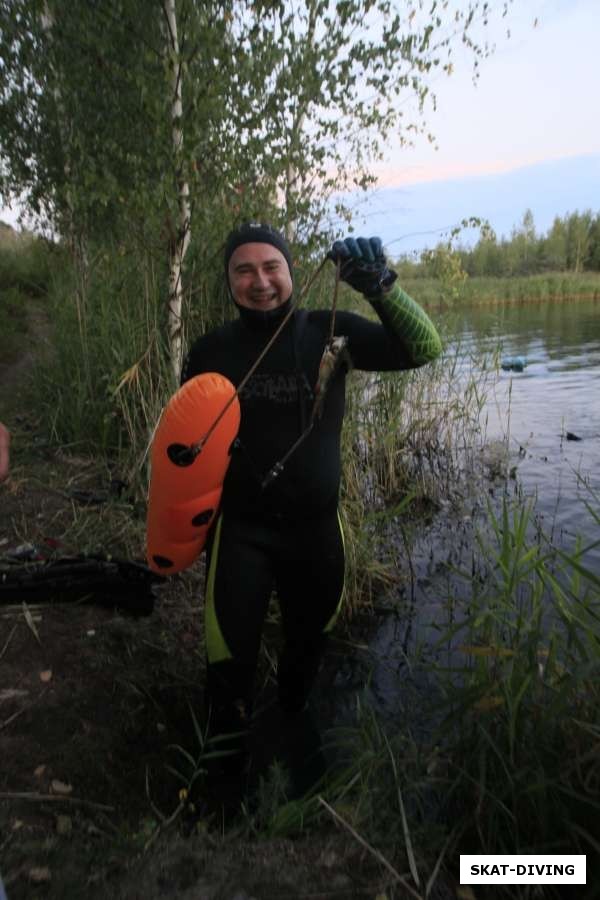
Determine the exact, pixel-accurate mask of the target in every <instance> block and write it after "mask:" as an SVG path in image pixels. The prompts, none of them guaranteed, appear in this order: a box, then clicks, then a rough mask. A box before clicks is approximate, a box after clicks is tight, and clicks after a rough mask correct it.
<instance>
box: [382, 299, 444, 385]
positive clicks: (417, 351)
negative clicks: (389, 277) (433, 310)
mask: <svg viewBox="0 0 600 900" xmlns="http://www.w3.org/2000/svg"><path fill="white" fill-rule="evenodd" d="M367 300H368V301H369V303H370V304H371V306H372V307H373V309H374V310H375V312H376V313H377V315H378V316H379V318H380V320H381V323H382V325H383V327H384V328H385V329H386V331H387V332H388V334H389V335H390V337H392V338H393V339H395V340H397V341H399V342H400V344H401V345H402V349H403V351H404V353H405V354H406V355H407V356H408V359H409V365H410V366H411V367H413V368H417V367H418V366H423V365H425V363H428V362H431V361H432V360H434V359H436V357H438V356H439V355H440V353H441V352H442V342H441V340H440V336H439V334H438V333H437V330H436V327H435V325H434V324H433V322H432V321H431V319H430V318H429V316H428V315H427V313H426V312H425V310H424V309H422V308H421V307H420V306H419V304H418V303H415V301H414V300H413V299H412V297H409V296H408V294H407V293H406V292H405V291H403V290H402V288H401V287H399V286H398V285H396V284H394V285H392V287H391V288H390V290H389V291H388V292H387V293H385V294H384V293H381V294H379V295H378V296H377V297H367Z"/></svg>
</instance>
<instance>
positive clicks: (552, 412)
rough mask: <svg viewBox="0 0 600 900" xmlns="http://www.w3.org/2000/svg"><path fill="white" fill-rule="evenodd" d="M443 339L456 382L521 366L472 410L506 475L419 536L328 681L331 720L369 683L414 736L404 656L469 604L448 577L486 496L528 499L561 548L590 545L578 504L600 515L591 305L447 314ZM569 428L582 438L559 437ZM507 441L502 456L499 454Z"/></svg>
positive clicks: (597, 326) (586, 516)
mask: <svg viewBox="0 0 600 900" xmlns="http://www.w3.org/2000/svg"><path fill="white" fill-rule="evenodd" d="M445 334H446V337H447V339H448V340H449V341H450V344H451V346H450V347H449V350H448V356H449V358H451V357H452V356H453V354H454V353H455V352H456V347H457V346H458V348H459V353H460V364H459V366H458V370H457V377H458V378H461V377H464V378H465V379H466V378H467V377H468V376H469V375H470V374H471V373H474V374H475V376H476V377H477V368H478V366H480V365H481V360H482V354H483V356H486V355H487V357H488V359H491V357H493V356H494V355H497V351H499V356H500V358H505V357H514V356H520V357H524V359H525V361H526V366H525V368H524V370H523V372H504V371H500V372H499V374H498V376H497V378H496V379H495V380H494V381H493V383H492V386H491V387H490V386H489V382H488V394H487V399H486V403H485V406H484V408H483V410H482V419H481V420H482V426H483V432H484V435H483V442H484V443H485V444H486V445H487V447H488V448H490V447H491V448H494V447H495V448H496V449H499V450H500V453H499V454H498V456H497V461H499V467H498V468H499V472H500V475H501V476H502V475H503V476H504V477H498V478H497V479H496V480H495V481H492V482H491V483H490V482H488V483H487V485H485V484H484V486H483V491H484V492H485V494H484V493H483V492H481V493H480V494H479V496H477V495H475V496H474V498H473V500H472V502H470V501H469V500H468V499H466V501H465V509H464V511H463V512H464V515H463V516H462V517H459V520H458V521H457V519H456V517H453V516H452V515H447V514H444V513H443V512H442V513H440V514H439V515H438V516H436V517H435V519H434V521H433V522H432V524H431V526H430V527H429V528H428V529H426V531H425V533H424V534H422V535H421V537H420V538H419V539H417V541H416V542H415V544H414V546H413V548H412V576H413V577H412V578H410V579H408V578H407V577H406V576H407V573H406V571H405V572H404V573H403V574H404V576H405V578H404V581H403V584H402V585H401V586H400V587H399V588H398V589H397V590H395V591H393V592H392V593H391V595H390V596H389V597H388V600H389V601H390V606H391V610H390V608H388V609H387V610H382V612H381V618H380V619H379V621H378V624H377V626H376V627H375V628H374V630H373V632H372V633H371V634H370V635H369V637H368V639H367V643H368V647H365V649H364V651H362V652H359V653H357V654H354V655H353V656H348V657H345V656H344V651H343V648H342V652H341V654H340V655H341V657H342V658H343V659H344V664H343V666H342V668H341V670H339V671H338V676H337V678H336V682H337V686H338V688H340V689H341V693H340V692H339V691H337V692H335V694H336V695H337V713H338V715H339V714H340V697H343V691H344V687H346V689H349V695H350V697H352V687H353V686H354V688H356V689H358V688H359V686H360V685H361V684H364V683H365V681H367V680H368V683H369V696H370V700H371V702H373V703H374V704H375V706H376V707H377V708H378V709H379V710H380V711H381V712H382V713H384V714H389V715H390V716H392V717H394V718H398V717H399V716H403V715H405V716H408V718H409V720H410V721H411V723H412V726H413V727H415V728H417V729H418V727H419V725H418V722H417V721H416V719H415V717H416V718H418V716H417V710H418V709H419V708H420V705H421V704H420V698H422V697H423V695H424V694H425V693H426V692H427V691H428V683H427V675H426V674H425V673H424V672H423V670H420V671H419V672H418V673H416V674H415V677H414V678H413V672H412V662H411V660H416V659H418V658H419V657H420V655H421V652H422V651H423V650H424V653H425V658H427V657H428V656H430V655H431V648H432V647H434V646H435V644H436V642H437V641H438V640H439V638H440V634H441V633H442V632H443V631H445V630H446V628H447V626H448V625H449V622H450V619H451V618H452V616H454V615H455V614H458V615H460V607H461V604H464V603H465V602H468V597H469V591H470V586H469V580H468V578H461V577H460V576H458V575H457V572H458V571H459V570H463V571H466V572H467V573H469V572H470V570H471V566H472V565H473V548H474V546H475V544H476V541H475V531H476V530H478V529H479V528H480V526H481V525H482V523H484V522H485V520H486V512H485V509H486V501H487V498H488V497H489V496H491V497H492V502H495V503H497V504H498V503H499V501H500V499H501V498H502V496H503V495H505V494H508V496H509V498H513V499H515V500H517V502H519V503H522V502H526V501H527V499H528V498H532V499H535V516H536V524H537V525H538V526H539V528H540V529H542V530H543V531H544V532H545V533H546V534H547V535H548V536H549V537H551V539H552V541H553V543H554V544H556V545H558V546H561V547H562V548H564V549H565V550H569V549H570V548H572V547H573V545H574V542H575V536H576V535H580V536H581V538H582V539H583V541H584V543H585V544H591V543H593V542H594V541H598V542H600V525H599V524H598V522H596V521H594V518H593V516H592V515H591V514H590V513H589V511H588V510H587V508H586V503H588V504H590V505H591V506H592V507H593V508H594V509H595V511H596V513H597V514H598V515H599V516H600V303H598V302H593V301H590V302H582V301H578V302H572V303H569V302H562V303H532V304H525V305H519V306H495V307H489V306H488V307H481V308H472V309H468V310H464V311H461V313H460V314H458V315H455V316H453V317H452V318H450V317H449V318H448V319H447V321H446V323H445ZM567 432H570V433H571V434H573V435H576V436H577V437H579V438H580V439H581V440H567ZM507 435H508V456H507V455H506V452H502V449H503V447H504V446H506V441H505V439H506V436H507ZM492 456H493V454H492ZM507 473H510V476H512V477H508V478H506V475H507ZM594 494H595V496H594ZM467 497H468V492H467ZM585 564H586V565H587V566H588V568H590V569H592V570H593V571H595V572H596V573H597V574H600V546H598V547H596V548H595V549H592V550H590V552H589V553H587V554H586V557H585ZM405 568H406V566H405ZM384 606H386V604H384ZM453 610H454V611H453ZM432 689H433V685H432ZM341 705H342V706H343V703H342V704H341ZM425 727H427V725H425Z"/></svg>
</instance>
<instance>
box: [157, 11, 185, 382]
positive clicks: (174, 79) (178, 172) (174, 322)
mask: <svg viewBox="0 0 600 900" xmlns="http://www.w3.org/2000/svg"><path fill="white" fill-rule="evenodd" d="M163 10H164V14H165V19H166V22H167V53H168V57H169V86H170V88H171V139H172V145H173V159H174V161H175V178H176V182H177V223H176V234H175V240H174V241H171V242H170V244H169V315H168V337H169V351H170V356H171V366H172V368H173V373H174V375H175V379H176V381H177V382H179V376H180V372H181V364H182V356H183V331H182V317H181V314H182V305H183V290H182V285H181V278H182V273H183V262H184V259H185V255H186V253H187V249H188V246H189V243H190V199H189V198H190V186H189V183H188V181H187V179H186V178H185V174H184V164H183V127H182V117H183V106H182V100H181V96H182V91H181V80H182V75H183V69H182V60H181V57H180V54H179V40H178V37H177V11H176V8H175V0H164V2H163Z"/></svg>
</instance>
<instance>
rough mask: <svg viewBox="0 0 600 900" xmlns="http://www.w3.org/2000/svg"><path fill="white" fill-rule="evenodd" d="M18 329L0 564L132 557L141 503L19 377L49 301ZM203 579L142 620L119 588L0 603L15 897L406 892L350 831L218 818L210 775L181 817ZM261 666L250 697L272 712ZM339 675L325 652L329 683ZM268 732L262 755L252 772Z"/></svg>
mask: <svg viewBox="0 0 600 900" xmlns="http://www.w3.org/2000/svg"><path fill="white" fill-rule="evenodd" d="M29 324H30V338H31V340H30V342H29V345H28V349H27V350H26V351H25V350H23V351H22V352H21V353H13V354H11V358H10V359H9V360H5V361H4V363H2V362H0V384H1V385H2V391H1V392H0V420H4V421H6V423H7V424H8V425H9V426H10V428H11V431H12V432H13V447H12V451H13V452H12V469H11V475H10V477H9V479H8V481H7V482H5V483H4V484H3V485H0V562H1V565H2V567H3V568H4V571H5V572H10V573H11V577H14V574H15V572H16V571H21V572H22V571H23V568H22V567H23V566H24V565H25V564H28V565H30V566H31V565H32V561H33V564H35V562H34V561H35V559H37V558H39V557H42V558H43V559H49V560H53V559H54V560H56V559H64V558H65V557H76V556H77V554H81V553H86V554H94V553H98V554H103V555H104V557H105V556H106V554H111V553H113V554H115V555H117V556H119V557H126V558H127V559H136V558H138V559H140V558H142V557H143V530H144V521H143V513H144V511H143V509H141V508H140V507H139V504H137V505H136V503H135V502H134V501H132V500H131V499H130V498H128V496H127V486H126V485H123V484H121V483H120V482H121V481H122V480H123V479H122V478H121V475H122V473H119V472H117V471H115V470H114V469H111V468H109V467H107V466H106V465H105V464H99V463H98V461H97V460H94V459H91V458H89V457H87V456H82V455H79V454H78V452H77V448H76V447H59V446H57V445H56V443H55V442H54V441H53V439H52V436H51V435H49V434H47V433H45V432H44V431H43V429H42V425H41V422H40V420H39V418H38V417H37V416H36V414H35V411H32V410H31V408H30V407H31V402H30V401H29V400H28V395H27V392H26V391H25V389H24V385H25V379H26V375H27V371H28V369H29V368H30V364H31V362H32V360H33V358H34V357H35V353H36V348H39V347H42V346H43V342H44V340H45V339H46V334H47V329H46V327H45V323H44V314H43V310H40V309H38V310H37V312H34V314H33V316H32V317H31V319H30V323H29ZM15 554H16V556H17V559H15ZM38 565H39V562H38ZM15 567H16V568H15ZM202 580H203V579H202V567H201V566H199V567H198V570H197V571H195V572H193V573H192V574H191V575H186V576H185V577H182V578H175V579H173V580H172V581H170V582H169V583H168V584H167V585H166V586H159V587H157V588H156V587H155V588H154V593H155V602H154V611H153V612H152V613H151V614H150V615H145V616H136V615H132V614H131V613H130V612H128V611H127V610H126V609H125V608H123V606H126V605H127V603H126V601H127V599H128V596H129V595H130V592H129V591H128V589H127V587H126V588H125V589H124V590H123V592H122V595H121V598H119V595H118V589H117V588H118V585H115V584H113V585H112V586H111V585H109V586H108V587H105V588H104V589H102V587H100V588H98V589H97V590H96V592H95V594H94V595H93V597H92V598H91V599H93V601H94V602H91V603H88V602H85V600H86V598H85V591H83V593H82V591H81V590H79V591H76V592H74V593H73V592H70V593H69V592H67V594H66V595H62V594H60V592H59V593H58V595H56V594H54V597H55V600H54V602H48V601H49V595H48V592H47V591H45V590H44V589H43V588H41V589H39V590H38V591H37V592H32V593H27V594H25V593H24V592H23V591H21V590H20V591H17V592H15V593H13V594H12V596H8V595H6V594H5V595H4V596H3V597H2V599H1V602H0V673H1V676H0V760H1V764H0V872H1V873H2V877H3V879H4V882H5V886H6V890H7V894H8V897H9V900H21V898H23V900H24V898H27V900H35V898H56V900H58V898H91V900H93V898H98V900H99V898H108V897H110V898H122V900H137V898H140V900H141V898H144V900H151V898H158V897H169V898H215V900H217V898H223V900H234V898H237V900H243V898H250V897H254V898H257V900H261V898H276V897H312V898H319V897H323V898H345V897H357V898H359V897H365V898H376V897H384V896H387V897H390V898H391V897H403V896H408V895H407V894H406V893H405V891H404V889H403V888H402V887H401V886H399V884H398V881H397V879H396V878H395V877H394V876H393V875H392V874H391V873H390V871H389V870H388V869H386V867H385V866H384V865H383V864H382V863H381V862H380V861H378V860H377V859H376V858H375V857H374V855H373V853H372V852H371V851H369V850H368V849H366V848H365V846H364V845H363V844H361V843H360V841H359V840H358V839H357V838H356V837H355V836H352V835H351V834H350V833H349V832H348V831H347V830H345V829H344V828H336V826H335V825H333V824H332V822H329V823H325V824H323V825H315V826H313V827H312V828H311V829H310V830H309V831H305V832H304V833H303V834H301V835H299V836H298V837H296V838H295V839H290V838H286V839H280V838H277V837H272V836H269V834H271V835H272V834H273V828H272V827H271V828H270V830H269V827H263V830H262V833H259V834H257V833H256V822H257V820H256V818H252V812H250V813H248V814H245V815H244V814H241V815H237V816H236V815H234V814H233V813H223V808H222V805H221V806H220V805H219V804H220V800H219V798H215V797H214V796H211V788H210V785H209V784H208V779H206V778H205V779H202V778H201V779H200V781H199V782H198V784H199V785H200V786H201V787H200V794H202V790H204V791H205V795H206V796H205V798H204V799H205V801H206V802H203V803H202V805H201V807H200V809H199V811H198V808H197V809H196V812H197V813H198V818H197V821H192V819H191V817H190V815H189V809H188V808H187V802H185V801H183V802H182V799H181V795H180V788H181V780H180V779H178V778H177V777H176V776H175V775H174V774H173V773H172V771H171V769H173V768H174V769H177V770H178V771H180V772H181V771H182V770H185V772H184V774H187V773H188V771H189V769H186V766H185V759H184V755H183V753H182V750H185V751H186V752H187V753H188V754H190V755H191V756H192V757H193V758H197V757H198V755H199V754H200V749H199V742H198V737H197V734H196V732H195V727H194V722H193V718H192V714H191V711H194V713H195V715H197V716H198V718H199V719H200V720H201V707H202V685H203V680H204V679H203V671H204V660H203V651H202V634H201V595H202ZM57 596H58V600H56V597H57ZM87 599H90V598H87ZM82 600H83V601H84V602H81V601H82ZM24 601H25V602H24ZM115 601H116V605H115ZM343 637H344V636H343V635H340V636H339V640H340V644H339V646H338V651H337V653H338V660H339V659H341V658H342V657H343V655H344V653H345V650H344V644H343ZM265 659H266V660H267V663H266V664H265V665H263V672H262V674H261V686H262V687H261V692H259V707H260V705H261V704H262V706H263V708H265V707H267V708H268V707H269V704H270V703H271V700H270V697H271V696H272V694H270V691H271V683H270V677H269V666H268V656H266V657H265ZM336 668H337V664H336V651H335V650H334V652H333V655H332V659H330V661H329V665H328V667H327V669H326V671H325V673H324V674H323V676H322V678H323V679H325V681H323V682H322V683H321V690H322V691H324V692H325V693H326V692H327V691H328V690H329V687H330V685H331V684H332V681H333V679H335V677H336ZM272 725H273V722H272V721H271V726H272ZM276 730H277V722H276V721H275V731H276ZM272 734H273V732H271V737H272ZM269 740H270V738H267V739H266V743H267V744H268V742H269ZM259 742H260V739H259ZM276 743H277V742H276V740H274V741H273V742H272V747H271V749H270V750H269V749H268V748H267V749H265V748H264V747H263V748H262V749H263V751H264V758H263V760H262V763H261V765H262V769H261V771H262V773H263V774H267V773H268V769H267V766H268V762H269V759H270V758H271V757H272V756H273V754H275V752H276ZM273 748H275V750H274V749H273ZM269 754H271V755H269ZM203 785H204V787H202V786H203ZM264 825H265V820H264V819H263V826H264ZM267 826H268V823H267Z"/></svg>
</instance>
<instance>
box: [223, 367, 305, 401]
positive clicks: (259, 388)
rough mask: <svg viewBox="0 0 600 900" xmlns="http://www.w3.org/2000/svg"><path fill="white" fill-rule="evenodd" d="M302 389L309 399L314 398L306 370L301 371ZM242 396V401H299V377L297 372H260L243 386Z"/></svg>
mask: <svg viewBox="0 0 600 900" xmlns="http://www.w3.org/2000/svg"><path fill="white" fill-rule="evenodd" d="M300 389H301V391H302V394H303V396H304V397H305V398H306V399H307V400H312V399H313V392H312V389H311V386H310V384H309V381H308V378H307V377H306V374H305V373H304V372H301V373H300ZM240 398H241V400H242V402H248V401H252V400H267V401H268V402H270V403H276V404H278V405H286V404H290V403H297V402H298V377H297V375H296V373H295V372H279V373H265V374H261V373H258V374H256V375H253V376H252V377H251V378H250V380H249V381H248V383H247V384H246V385H245V386H244V387H243V388H242V391H241V394H240Z"/></svg>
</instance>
